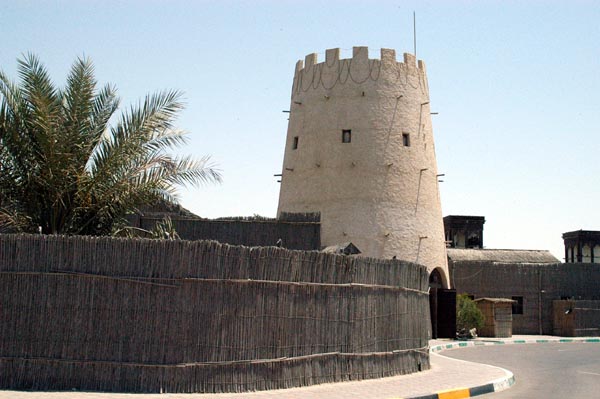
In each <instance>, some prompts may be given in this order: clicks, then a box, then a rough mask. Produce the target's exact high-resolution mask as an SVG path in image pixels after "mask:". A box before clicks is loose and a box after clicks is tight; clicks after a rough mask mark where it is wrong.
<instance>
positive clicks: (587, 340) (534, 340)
mask: <svg viewBox="0 0 600 399" xmlns="http://www.w3.org/2000/svg"><path fill="white" fill-rule="evenodd" d="M574 342H583V343H600V337H593V338H591V337H586V338H583V337H582V338H543V339H542V338H540V339H537V338H531V339H506V340H502V339H497V340H494V339H481V338H479V339H476V340H472V341H460V342H453V343H450V344H441V345H434V346H431V347H430V348H429V352H430V353H437V352H441V351H444V350H447V349H456V348H465V347H469V346H489V345H518V344H548V343H574Z"/></svg>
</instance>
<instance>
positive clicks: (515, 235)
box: [0, 0, 600, 260]
mask: <svg viewBox="0 0 600 399" xmlns="http://www.w3.org/2000/svg"><path fill="white" fill-rule="evenodd" d="M413 12H415V13H416V31H417V57H418V58H419V59H422V60H424V61H425V63H426V65H427V75H428V80H429V88H430V97H431V111H432V112H438V115H434V116H432V118H433V130H434V137H435V144H436V154H437V162H438V173H444V174H445V177H444V182H443V183H441V184H440V195H441V201H442V210H443V214H444V215H478V216H485V218H486V223H485V226H484V244H485V246H486V247H487V248H512V249H546V250H550V251H551V252H552V253H553V254H554V255H555V256H556V257H558V258H559V259H561V260H562V259H563V257H564V247H563V244H562V237H561V235H562V233H564V232H567V231H572V230H578V229H584V230H600V211H599V207H598V206H597V203H598V200H599V199H600V162H599V161H598V156H599V154H600V141H599V139H598V134H599V133H600V22H599V21H600V2H594V1H577V0H575V1H552V0H546V1H532V0H530V1H486V0H482V1H418V2H411V1H339V0H329V1H308V0H306V1H300V0H298V1H291V0H279V1H276V0H270V1H267V0H265V1H227V0H223V1H177V0H171V1H158V0H145V1H141V0H140V1H133V0H132V1H112V0H104V1H88V0H79V1H27V0H20V1H13V0H0V37H1V38H2V45H1V46H0V69H1V70H3V71H4V72H5V73H7V74H8V75H9V76H12V77H14V78H15V79H16V70H17V61H16V60H17V59H18V58H20V57H21V55H22V54H24V53H28V52H31V53H34V54H37V55H38V56H39V57H40V59H41V60H42V61H43V62H44V63H45V65H46V67H47V69H48V70H49V72H50V74H51V76H52V77H53V79H54V81H55V82H56V83H57V85H59V86H63V85H64V83H65V79H66V75H67V73H68V71H69V68H70V66H71V64H72V63H73V61H74V60H75V59H76V58H77V57H83V56H85V57H90V58H91V59H92V60H93V62H94V65H95V68H96V77H97V79H98V81H99V82H100V83H101V84H104V83H112V84H114V85H115V86H116V87H117V88H118V90H119V94H120V96H121V98H122V104H123V106H124V107H127V106H129V105H130V104H135V103H136V102H137V101H138V100H140V99H141V98H143V97H144V96H145V95H146V94H148V93H153V92H157V91H160V90H163V89H178V90H181V91H183V92H184V93H185V102H186V109H185V110H184V111H183V112H182V113H181V115H180V118H179V119H178V127H180V128H182V129H185V130H186V131H188V132H189V136H188V138H189V143H188V145H187V146H185V147H184V148H182V149H181V150H180V151H181V153H182V154H191V155H193V156H195V157H197V158H200V157H202V156H204V155H210V156H211V159H212V161H213V162H214V163H215V164H217V165H218V168H219V169H220V170H221V172H222V174H223V176H224V181H223V183H222V184H220V185H205V186H200V187H198V188H184V189H182V190H181V191H180V198H181V204H182V205H183V206H184V207H185V208H188V209H190V210H191V211H193V212H194V213H196V214H198V215H200V216H203V217H208V218H213V217H222V216H249V215H254V214H259V215H262V216H270V217H274V216H275V213H276V211H277V202H278V196H279V184H278V183H277V178H276V177H274V176H273V175H274V174H277V173H280V171H281V168H282V162H283V152H284V145H285V136H286V130H287V114H285V113H283V112H282V111H283V110H287V109H289V106H290V96H291V86H292V79H293V74H294V67H295V63H296V61H297V60H299V59H304V57H305V55H307V54H309V53H315V52H316V53H318V54H319V57H320V59H321V60H322V59H324V53H325V50H326V49H329V48H341V49H342V56H343V58H348V57H350V56H351V49H352V47H353V46H368V47H369V50H370V57H371V58H378V57H379V49H380V48H393V49H396V53H397V57H398V60H401V59H402V53H403V52H412V51H413Z"/></svg>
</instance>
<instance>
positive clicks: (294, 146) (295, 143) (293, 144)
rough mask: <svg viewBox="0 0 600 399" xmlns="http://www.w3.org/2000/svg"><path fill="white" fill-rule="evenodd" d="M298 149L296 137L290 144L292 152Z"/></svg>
mask: <svg viewBox="0 0 600 399" xmlns="http://www.w3.org/2000/svg"><path fill="white" fill-rule="evenodd" d="M297 148H298V136H296V137H294V141H293V142H292V150H295V149H297Z"/></svg>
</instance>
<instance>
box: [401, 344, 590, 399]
mask: <svg viewBox="0 0 600 399" xmlns="http://www.w3.org/2000/svg"><path fill="white" fill-rule="evenodd" d="M575 342H580V343H600V338H596V337H593V338H590V337H587V338H540V339H537V338H531V339H506V340H503V339H496V340H494V339H476V340H473V341H461V342H452V343H449V344H440V345H434V346H431V347H430V348H429V352H430V353H439V352H442V351H444V350H448V349H456V348H466V347H471V346H492V345H519V344H546V343H575ZM502 370H504V371H505V372H506V376H505V377H502V378H498V379H496V380H494V381H491V382H489V383H487V384H483V385H477V386H474V387H468V388H465V387H460V388H453V389H447V390H444V391H439V392H435V393H432V394H427V395H421V396H411V397H409V398H405V399H462V398H470V397H473V396H478V395H484V394H487V393H493V392H499V391H503V390H505V389H508V388H510V387H512V386H513V385H514V384H515V376H514V375H513V373H512V372H510V371H509V370H506V369H502Z"/></svg>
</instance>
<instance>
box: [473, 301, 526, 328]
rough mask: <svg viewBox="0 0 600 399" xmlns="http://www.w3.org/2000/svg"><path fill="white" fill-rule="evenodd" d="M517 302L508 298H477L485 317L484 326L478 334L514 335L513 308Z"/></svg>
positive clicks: (479, 307) (478, 305)
mask: <svg viewBox="0 0 600 399" xmlns="http://www.w3.org/2000/svg"><path fill="white" fill-rule="evenodd" d="M515 302H516V301H515V300H512V299H507V298H479V299H475V303H476V304H477V308H478V309H479V310H481V312H482V313H483V316H484V318H485V320H484V324H483V327H482V328H481V329H480V330H479V331H478V333H477V334H478V335H479V336H481V337H496V338H510V337H512V308H513V303H515Z"/></svg>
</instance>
